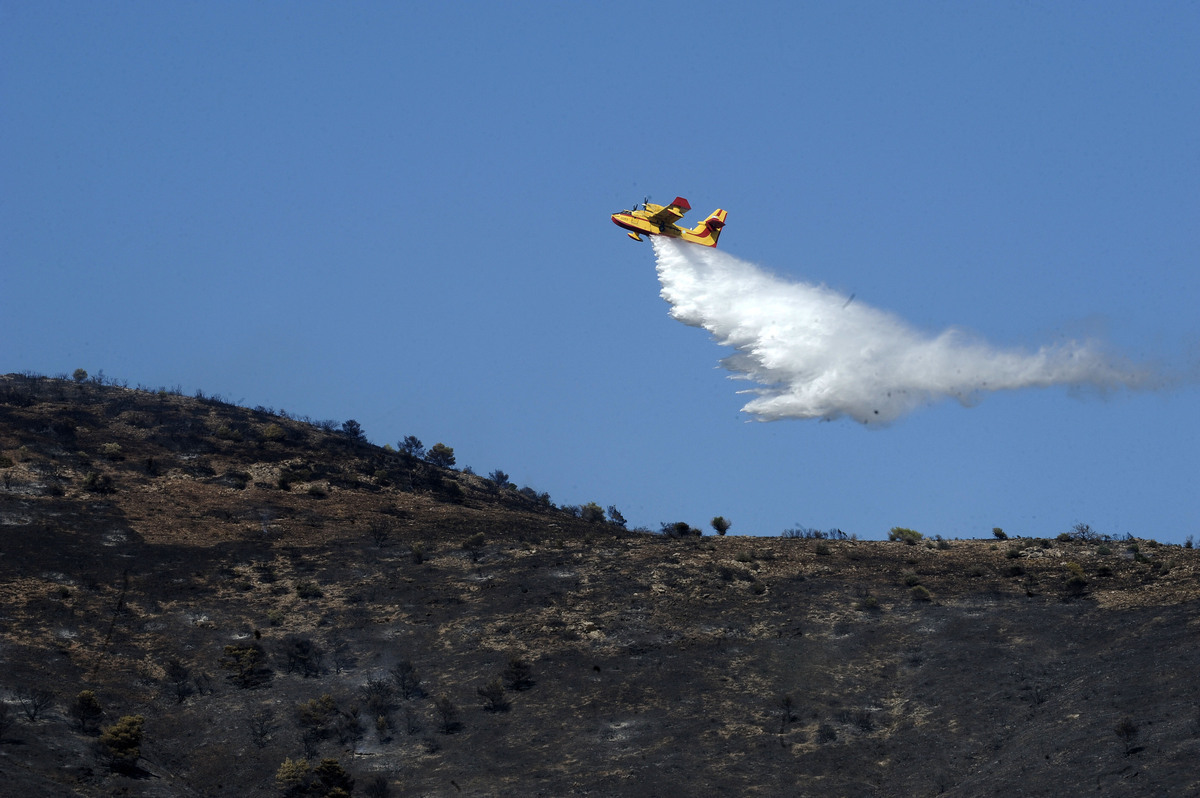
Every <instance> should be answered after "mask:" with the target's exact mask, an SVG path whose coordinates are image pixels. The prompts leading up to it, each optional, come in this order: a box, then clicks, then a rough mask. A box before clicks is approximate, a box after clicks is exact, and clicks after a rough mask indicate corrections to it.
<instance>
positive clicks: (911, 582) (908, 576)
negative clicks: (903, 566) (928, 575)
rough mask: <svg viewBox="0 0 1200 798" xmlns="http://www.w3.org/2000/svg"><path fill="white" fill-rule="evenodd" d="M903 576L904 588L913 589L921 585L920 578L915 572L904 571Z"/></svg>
mask: <svg viewBox="0 0 1200 798" xmlns="http://www.w3.org/2000/svg"><path fill="white" fill-rule="evenodd" d="M903 576H904V585H905V586H906V587H915V586H916V585H919V584H921V577H919V576H917V574H916V572H915V571H905V572H904V575H903Z"/></svg>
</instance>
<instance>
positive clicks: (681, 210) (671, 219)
mask: <svg viewBox="0 0 1200 798" xmlns="http://www.w3.org/2000/svg"><path fill="white" fill-rule="evenodd" d="M691 209H692V206H691V205H690V204H689V203H688V201H687V200H685V199H684V198H683V197H676V198H675V201H674V202H672V203H671V204H670V205H668V206H666V207H665V208H662V209H661V210H658V211H655V212H654V215H653V216H651V217H650V218H649V219H647V221H648V222H650V224H653V225H657V226H658V227H664V226H666V225H668V224H675V223H676V222H678V221H679V220H680V219H682V218H683V215H684V214H685V213H687V212H688V211H690V210H691Z"/></svg>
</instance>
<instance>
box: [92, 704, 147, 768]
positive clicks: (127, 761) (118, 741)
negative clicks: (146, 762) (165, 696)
mask: <svg viewBox="0 0 1200 798" xmlns="http://www.w3.org/2000/svg"><path fill="white" fill-rule="evenodd" d="M145 723H146V719H145V718H144V717H142V716H141V715H126V716H124V717H123V718H121V719H120V720H118V721H117V722H116V723H114V724H113V725H111V726H109V727H108V728H106V729H104V730H103V731H102V732H101V733H100V744H101V745H102V746H103V747H104V749H105V752H106V753H107V754H108V758H109V764H110V765H111V766H112V768H113V769H114V770H133V769H134V768H135V767H136V766H137V761H138V758H139V757H141V755H142V748H141V746H142V726H143V725H144V724H145Z"/></svg>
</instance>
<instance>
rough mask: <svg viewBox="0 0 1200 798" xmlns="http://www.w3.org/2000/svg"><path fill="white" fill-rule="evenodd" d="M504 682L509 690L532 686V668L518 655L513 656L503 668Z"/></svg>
mask: <svg viewBox="0 0 1200 798" xmlns="http://www.w3.org/2000/svg"><path fill="white" fill-rule="evenodd" d="M504 684H505V685H506V686H507V687H508V689H509V690H513V691H517V692H519V691H521V690H528V689H529V688H530V687H533V685H534V681H533V669H532V668H530V666H529V663H528V662H526V661H525V660H523V659H521V658H520V657H513V658H512V659H510V660H509V661H508V667H506V668H505V669H504Z"/></svg>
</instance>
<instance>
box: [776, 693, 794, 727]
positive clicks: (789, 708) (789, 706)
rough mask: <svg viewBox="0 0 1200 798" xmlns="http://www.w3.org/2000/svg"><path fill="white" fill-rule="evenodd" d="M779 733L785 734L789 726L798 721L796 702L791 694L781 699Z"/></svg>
mask: <svg viewBox="0 0 1200 798" xmlns="http://www.w3.org/2000/svg"><path fill="white" fill-rule="evenodd" d="M779 709H780V714H779V733H780V734H783V732H784V730H785V729H787V725H788V724H789V723H791V722H792V721H794V720H796V701H795V699H794V698H792V696H791V694H790V693H787V694H784V695H783V696H781V697H780V699H779Z"/></svg>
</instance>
